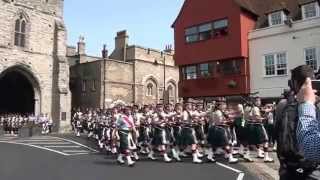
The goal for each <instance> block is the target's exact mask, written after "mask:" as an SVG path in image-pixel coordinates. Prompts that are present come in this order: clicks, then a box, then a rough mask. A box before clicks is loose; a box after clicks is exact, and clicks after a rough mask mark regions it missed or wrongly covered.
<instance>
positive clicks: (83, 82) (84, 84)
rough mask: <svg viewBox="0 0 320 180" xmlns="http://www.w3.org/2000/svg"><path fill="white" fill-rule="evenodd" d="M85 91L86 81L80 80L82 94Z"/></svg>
mask: <svg viewBox="0 0 320 180" xmlns="http://www.w3.org/2000/svg"><path fill="white" fill-rule="evenodd" d="M86 90H87V81H86V80H82V92H86Z"/></svg>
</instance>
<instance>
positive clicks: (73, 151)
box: [62, 150, 90, 153]
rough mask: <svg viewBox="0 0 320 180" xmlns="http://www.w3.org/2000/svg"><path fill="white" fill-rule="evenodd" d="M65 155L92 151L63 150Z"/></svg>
mask: <svg viewBox="0 0 320 180" xmlns="http://www.w3.org/2000/svg"><path fill="white" fill-rule="evenodd" d="M62 152H64V153H90V151H86V150H62Z"/></svg>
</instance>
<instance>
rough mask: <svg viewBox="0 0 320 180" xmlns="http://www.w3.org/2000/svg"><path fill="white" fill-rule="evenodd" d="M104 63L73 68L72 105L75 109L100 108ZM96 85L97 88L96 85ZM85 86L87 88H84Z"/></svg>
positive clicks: (97, 62) (93, 63)
mask: <svg viewBox="0 0 320 180" xmlns="http://www.w3.org/2000/svg"><path fill="white" fill-rule="evenodd" d="M101 63H102V61H94V62H91V63H84V64H77V65H75V66H72V67H71V77H70V78H71V82H72V86H71V90H72V93H73V95H72V97H73V98H72V104H73V106H74V107H82V108H91V107H92V108H100V107H101V102H100V101H101V95H102V91H103V89H102V80H101V78H102V76H101V73H102V72H101V68H102V65H101ZM93 83H95V87H94V84H93ZM84 86H85V87H84Z"/></svg>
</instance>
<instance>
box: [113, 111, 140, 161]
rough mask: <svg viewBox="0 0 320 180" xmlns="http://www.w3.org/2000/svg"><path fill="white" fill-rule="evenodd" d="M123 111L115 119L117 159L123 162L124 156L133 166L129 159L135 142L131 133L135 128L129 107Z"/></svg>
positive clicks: (134, 131)
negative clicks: (118, 140) (117, 135)
mask: <svg viewBox="0 0 320 180" xmlns="http://www.w3.org/2000/svg"><path fill="white" fill-rule="evenodd" d="M123 111H124V113H123V114H121V115H120V116H118V119H117V120H116V128H117V131H118V134H119V137H120V149H119V150H120V152H119V155H118V159H117V161H118V163H120V164H124V163H125V162H124V160H123V158H124V157H125V158H126V159H127V163H128V166H133V165H134V164H135V162H134V161H133V160H132V159H131V153H132V149H133V148H134V147H135V144H134V141H133V139H132V133H136V129H135V125H134V122H133V118H132V117H130V110H129V108H128V107H126V108H124V110H123ZM113 136H115V135H113Z"/></svg>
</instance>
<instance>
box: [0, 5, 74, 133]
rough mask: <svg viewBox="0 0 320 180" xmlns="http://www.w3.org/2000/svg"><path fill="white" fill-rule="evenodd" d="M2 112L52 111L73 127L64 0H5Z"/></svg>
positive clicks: (59, 126) (0, 22)
mask: <svg viewBox="0 0 320 180" xmlns="http://www.w3.org/2000/svg"><path fill="white" fill-rule="evenodd" d="M0 99H1V101H0V113H8V112H9V113H21V114H27V113H35V114H37V115H39V114H40V113H48V114H49V115H51V117H52V119H53V120H54V123H55V126H54V127H55V130H56V131H58V130H59V131H60V132H62V131H66V130H67V129H68V128H69V127H70V109H71V96H70V92H69V66H68V62H67V59H66V28H65V25H64V22H63V0H51V1H40V0H28V1H25V0H14V1H11V0H1V1H0Z"/></svg>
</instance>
